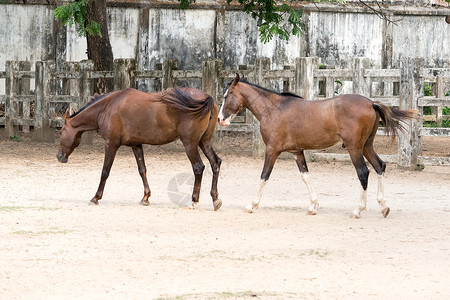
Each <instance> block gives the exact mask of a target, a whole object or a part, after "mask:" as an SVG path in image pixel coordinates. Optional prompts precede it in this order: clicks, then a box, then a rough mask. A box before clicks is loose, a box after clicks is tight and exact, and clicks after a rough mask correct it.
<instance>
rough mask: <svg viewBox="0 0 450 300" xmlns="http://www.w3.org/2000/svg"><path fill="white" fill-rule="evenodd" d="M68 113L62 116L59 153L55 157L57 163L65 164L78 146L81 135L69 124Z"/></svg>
mask: <svg viewBox="0 0 450 300" xmlns="http://www.w3.org/2000/svg"><path fill="white" fill-rule="evenodd" d="M70 121H71V119H70V118H69V112H68V110H67V111H66V114H65V116H64V125H63V127H62V128H61V131H60V142H59V151H58V154H57V155H56V157H57V158H58V160H59V162H62V163H66V162H67V160H68V158H69V155H70V154H71V153H72V152H73V150H74V149H75V148H76V147H77V146H78V145H79V144H80V140H81V133H80V132H79V131H78V130H76V129H75V128H74V127H72V125H71V124H70Z"/></svg>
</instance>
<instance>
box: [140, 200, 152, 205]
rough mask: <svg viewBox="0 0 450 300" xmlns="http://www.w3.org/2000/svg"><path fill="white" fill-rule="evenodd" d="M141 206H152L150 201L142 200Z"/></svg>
mask: <svg viewBox="0 0 450 300" xmlns="http://www.w3.org/2000/svg"><path fill="white" fill-rule="evenodd" d="M139 204H140V205H143V206H149V205H150V201H148V200H141V202H139Z"/></svg>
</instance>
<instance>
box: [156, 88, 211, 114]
mask: <svg viewBox="0 0 450 300" xmlns="http://www.w3.org/2000/svg"><path fill="white" fill-rule="evenodd" d="M189 90H191V91H192V89H189V88H179V87H177V88H174V89H170V90H167V91H165V92H163V94H162V97H161V102H163V103H165V104H167V105H168V106H170V107H172V108H174V109H176V110H180V111H182V112H185V113H187V114H191V115H193V116H194V117H196V118H203V117H205V116H206V115H208V114H209V115H210V117H211V115H212V113H213V109H214V106H215V104H216V103H215V101H214V98H213V97H212V96H211V95H209V94H207V93H204V92H202V91H198V90H197V91H196V92H195V93H190V92H189ZM194 95H195V96H194Z"/></svg>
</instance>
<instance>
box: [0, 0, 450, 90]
mask: <svg viewBox="0 0 450 300" xmlns="http://www.w3.org/2000/svg"><path fill="white" fill-rule="evenodd" d="M31 2H33V5H23V4H21V3H22V2H21V1H7V0H6V1H4V3H6V4H0V45H1V51H0V71H1V70H4V66H5V62H6V60H30V61H31V62H32V63H34V61H36V60H47V59H52V60H56V61H57V63H60V62H62V61H66V60H67V61H79V60H83V59H86V58H87V57H86V42H85V39H84V38H79V37H78V36H77V35H76V32H75V29H74V28H69V29H66V28H64V27H62V26H61V25H60V24H59V22H55V21H54V17H53V9H54V6H51V5H48V4H47V1H38V0H36V1H31ZM391 2H392V3H393V4H399V3H405V1H391ZM433 2H434V1H425V2H424V1H422V2H420V1H415V0H414V1H409V2H408V3H409V4H412V5H414V6H410V7H409V6H408V7H406V6H393V7H392V9H390V10H386V11H385V12H387V13H388V15H389V16H390V17H391V19H392V20H395V21H396V23H395V25H393V24H391V23H389V22H386V21H383V20H382V19H380V18H379V17H377V16H376V15H375V14H373V13H372V12H371V10H369V9H367V8H365V7H363V6H350V5H348V6H345V7H342V6H332V5H321V6H320V7H319V8H317V7H316V6H314V5H306V6H305V7H304V9H305V22H306V25H307V29H306V32H305V34H304V35H302V36H300V37H293V38H291V39H290V40H289V41H288V42H286V41H280V40H279V39H276V38H275V39H274V40H272V41H271V42H270V43H268V44H262V43H261V42H260V41H259V37H258V30H257V26H256V22H255V21H254V20H253V19H251V18H250V17H249V16H247V15H246V14H244V13H242V12H241V11H240V10H237V9H236V8H230V9H228V8H227V9H226V6H224V5H223V4H224V1H222V0H217V1H215V0H209V1H203V2H201V3H199V2H198V3H199V4H198V5H196V6H194V7H192V8H191V9H188V10H184V11H182V10H179V9H176V8H175V7H176V6H175V5H173V4H170V2H165V1H162V0H161V1H157V0H152V1H110V2H109V3H110V4H109V7H108V14H109V16H108V18H109V31H110V40H111V43H112V47H113V52H114V56H115V58H136V61H137V64H138V66H139V67H140V68H154V67H155V64H156V63H161V62H162V61H163V60H164V59H168V58H172V59H173V58H175V59H178V60H179V67H180V68H183V69H198V67H199V64H200V63H201V61H203V60H205V59H208V58H219V59H223V60H224V62H225V66H226V67H228V68H232V67H234V66H236V65H239V64H252V63H254V61H255V58H257V57H269V58H271V64H272V66H271V67H272V68H280V67H282V66H283V65H286V64H292V63H293V62H294V60H295V58H296V57H300V56H318V57H319V58H320V60H321V63H322V64H326V65H332V66H336V67H341V68H348V67H349V66H350V65H349V64H351V62H352V59H353V57H356V56H364V57H369V58H371V59H372V61H373V64H374V66H375V67H397V66H398V65H399V60H400V58H401V57H402V56H412V57H416V56H417V57H423V58H424V59H425V66H429V67H446V66H447V62H448V58H449V57H450V46H449V44H450V43H449V40H450V25H449V24H447V23H446V22H445V18H444V17H445V15H448V14H450V9H448V8H442V7H441V8H439V9H436V8H435V7H432V6H431V4H433ZM29 3H30V1H29ZM36 3H37V4H36ZM420 3H422V4H423V5H424V6H423V7H418V5H420ZM33 68H34V66H33ZM3 90H4V87H3V84H1V82H0V93H1V92H2V91H3Z"/></svg>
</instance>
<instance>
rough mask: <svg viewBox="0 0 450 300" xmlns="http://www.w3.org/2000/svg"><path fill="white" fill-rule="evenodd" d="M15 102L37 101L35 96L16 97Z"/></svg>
mask: <svg viewBox="0 0 450 300" xmlns="http://www.w3.org/2000/svg"><path fill="white" fill-rule="evenodd" d="M14 101H16V102H19V101H21V102H34V101H36V96H35V95H14Z"/></svg>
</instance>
